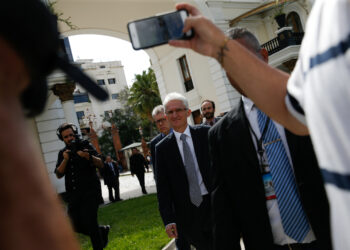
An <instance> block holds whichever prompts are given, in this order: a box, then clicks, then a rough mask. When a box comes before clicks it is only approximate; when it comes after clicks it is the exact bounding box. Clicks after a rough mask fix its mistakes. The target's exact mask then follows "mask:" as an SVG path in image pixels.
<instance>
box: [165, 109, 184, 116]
mask: <svg viewBox="0 0 350 250" xmlns="http://www.w3.org/2000/svg"><path fill="white" fill-rule="evenodd" d="M186 110H187V108H182V109H174V110H168V111H166V112H165V114H167V115H174V114H175V113H177V114H179V113H182V112H184V111H186Z"/></svg>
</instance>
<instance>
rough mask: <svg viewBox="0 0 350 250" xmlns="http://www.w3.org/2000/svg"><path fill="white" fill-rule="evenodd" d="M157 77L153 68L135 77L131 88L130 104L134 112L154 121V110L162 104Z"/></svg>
mask: <svg viewBox="0 0 350 250" xmlns="http://www.w3.org/2000/svg"><path fill="white" fill-rule="evenodd" d="M161 103H162V101H161V99H160V96H159V90H158V85H157V81H156V76H155V74H154V72H153V70H152V69H151V68H149V69H148V72H147V73H146V71H143V72H142V75H135V82H134V83H133V85H132V87H131V88H130V95H129V99H128V104H129V105H131V107H132V108H133V110H134V112H135V113H137V114H138V115H139V116H141V117H142V118H144V119H148V120H149V121H150V122H153V120H152V110H153V108H154V107H155V106H157V105H159V104H161Z"/></svg>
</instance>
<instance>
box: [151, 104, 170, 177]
mask: <svg viewBox="0 0 350 250" xmlns="http://www.w3.org/2000/svg"><path fill="white" fill-rule="evenodd" d="M152 118H153V120H154V123H155V124H156V126H157V129H158V131H159V134H158V135H157V136H156V137H154V138H153V139H152V140H151V160H152V166H153V175H154V179H155V180H156V181H157V168H156V166H155V163H156V162H155V158H156V144H157V143H158V142H160V141H161V140H162V139H163V138H164V137H165V136H167V135H168V134H169V133H170V132H171V128H170V124H169V122H168V120H167V119H166V117H165V113H164V106H163V105H158V106H156V107H155V108H154V109H153V111H152Z"/></svg>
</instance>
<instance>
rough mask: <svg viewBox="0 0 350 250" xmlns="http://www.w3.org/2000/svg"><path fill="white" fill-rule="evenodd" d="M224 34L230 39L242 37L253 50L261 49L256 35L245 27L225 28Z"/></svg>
mask: <svg viewBox="0 0 350 250" xmlns="http://www.w3.org/2000/svg"><path fill="white" fill-rule="evenodd" d="M225 33H226V35H227V36H228V37H230V38H231V39H233V40H235V39H244V41H245V42H246V43H247V45H248V46H250V47H251V49H253V50H255V51H256V52H259V51H260V50H261V46H260V43H259V40H258V39H257V38H256V36H255V35H254V34H253V33H252V32H250V31H249V30H247V29H246V28H239V27H236V28H231V29H229V30H227V31H226V32H225Z"/></svg>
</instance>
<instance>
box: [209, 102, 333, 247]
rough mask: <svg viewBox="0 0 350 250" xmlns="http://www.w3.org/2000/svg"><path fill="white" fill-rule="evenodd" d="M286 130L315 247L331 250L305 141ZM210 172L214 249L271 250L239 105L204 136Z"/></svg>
mask: <svg viewBox="0 0 350 250" xmlns="http://www.w3.org/2000/svg"><path fill="white" fill-rule="evenodd" d="M285 131H286V138H287V141H288V145H289V149H290V154H291V157H292V161H293V166H294V172H295V175H296V180H297V185H298V188H299V192H300V196H301V200H302V204H303V207H304V210H305V212H306V214H307V216H308V219H309V222H310V224H311V226H312V229H313V231H314V233H315V236H316V238H317V240H318V243H319V247H320V249H325V250H326V249H327V250H329V249H331V241H330V228H329V207H328V200H327V197H326V193H325V190H324V186H323V181H322V177H321V174H320V171H319V168H318V164H317V161H316V157H315V155H314V152H313V147H312V145H311V141H310V138H309V137H301V136H296V135H293V134H291V133H290V132H289V131H287V130H285ZM209 143H210V154H211V157H212V167H213V171H214V176H215V177H214V178H215V180H214V187H213V189H214V190H213V193H212V205H213V207H212V209H213V220H214V242H215V248H216V249H220V250H221V249H240V245H239V240H240V236H242V237H243V240H244V244H245V247H246V250H257V249H259V250H271V249H272V244H273V236H272V231H271V226H270V221H269V216H268V212H267V208H266V200H265V191H264V185H263V181H262V177H261V173H260V170H259V162H258V157H257V153H256V150H255V147H254V144H253V141H252V138H251V134H250V131H249V127H248V120H247V118H246V115H245V112H244V109H243V104H242V102H241V104H240V105H239V106H238V107H237V108H235V109H233V110H232V111H230V112H229V113H228V114H227V115H226V116H225V117H223V118H222V119H221V120H220V121H219V122H218V123H217V124H215V125H214V126H213V127H212V129H211V130H210V132H209Z"/></svg>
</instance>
